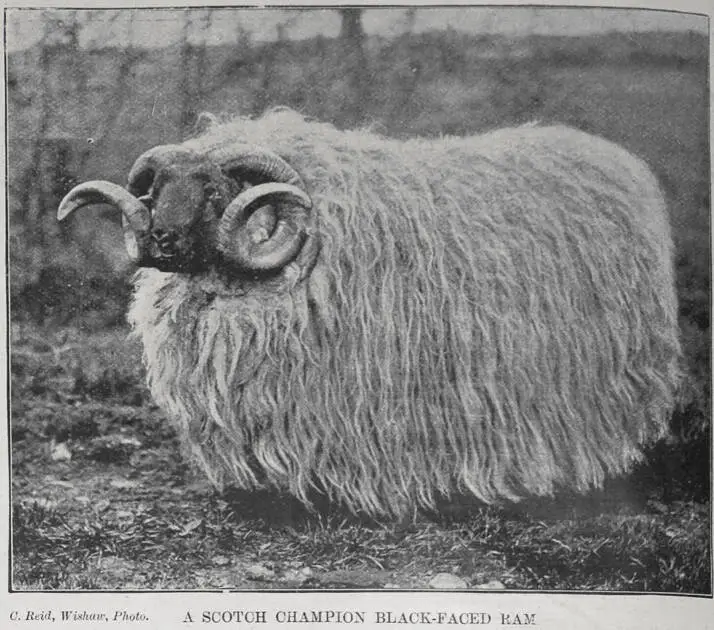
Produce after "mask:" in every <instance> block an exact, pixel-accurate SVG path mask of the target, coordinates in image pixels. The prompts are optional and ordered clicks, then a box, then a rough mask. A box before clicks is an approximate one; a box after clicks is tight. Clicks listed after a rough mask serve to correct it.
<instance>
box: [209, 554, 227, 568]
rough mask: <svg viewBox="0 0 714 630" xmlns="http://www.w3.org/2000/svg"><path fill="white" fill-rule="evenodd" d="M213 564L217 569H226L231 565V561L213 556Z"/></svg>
mask: <svg viewBox="0 0 714 630" xmlns="http://www.w3.org/2000/svg"><path fill="white" fill-rule="evenodd" d="M211 562H212V563H213V564H215V565H216V566H217V567H224V566H226V565H227V564H230V563H231V561H230V559H229V558H226V556H213V558H211Z"/></svg>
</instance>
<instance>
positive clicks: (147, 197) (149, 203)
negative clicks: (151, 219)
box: [139, 193, 154, 210]
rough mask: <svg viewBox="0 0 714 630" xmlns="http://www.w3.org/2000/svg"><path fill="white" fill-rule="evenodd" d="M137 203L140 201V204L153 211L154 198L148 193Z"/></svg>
mask: <svg viewBox="0 0 714 630" xmlns="http://www.w3.org/2000/svg"><path fill="white" fill-rule="evenodd" d="M139 201H141V203H143V204H144V205H145V206H146V207H147V208H148V209H149V210H153V209H154V198H153V197H152V196H151V194H150V193H147V194H146V195H142V196H141V197H139Z"/></svg>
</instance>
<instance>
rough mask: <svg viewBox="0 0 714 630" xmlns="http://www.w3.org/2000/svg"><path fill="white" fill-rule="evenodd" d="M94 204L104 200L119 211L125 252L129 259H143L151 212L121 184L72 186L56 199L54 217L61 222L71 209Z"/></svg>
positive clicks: (103, 182)
mask: <svg viewBox="0 0 714 630" xmlns="http://www.w3.org/2000/svg"><path fill="white" fill-rule="evenodd" d="M97 203H106V204H109V205H112V206H114V207H116V208H118V209H119V210H121V213H122V226H123V228H124V242H125V244H126V249H127V253H128V254H129V257H130V258H131V259H132V260H135V261H140V260H141V259H143V258H144V257H145V255H146V252H147V250H146V248H147V243H148V234H149V229H150V228H151V214H150V212H149V210H148V209H147V207H146V206H145V205H144V204H143V203H141V201H139V200H138V199H137V198H136V197H134V195H132V194H131V193H130V192H128V191H126V190H124V189H123V188H122V187H121V186H117V185H116V184H112V183H111V182H105V181H92V182H85V183H84V184H80V185H79V186H75V187H74V188H73V189H72V190H70V191H69V192H68V193H67V194H66V195H65V197H64V199H62V201H61V202H60V205H59V208H58V209H57V219H58V220H59V221H63V220H64V219H66V218H67V217H68V216H69V215H70V214H72V213H73V212H74V211H75V210H79V209H80V208H83V207H84V206H89V205H91V204H97Z"/></svg>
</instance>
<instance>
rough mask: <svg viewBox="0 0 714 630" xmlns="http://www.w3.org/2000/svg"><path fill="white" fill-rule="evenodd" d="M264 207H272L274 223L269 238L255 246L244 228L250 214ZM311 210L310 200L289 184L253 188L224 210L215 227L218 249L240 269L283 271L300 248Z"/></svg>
mask: <svg viewBox="0 0 714 630" xmlns="http://www.w3.org/2000/svg"><path fill="white" fill-rule="evenodd" d="M265 203H274V204H275V207H276V215H277V222H276V225H275V229H274V230H273V233H272V234H271V236H270V238H268V239H267V240H265V241H261V242H257V243H256V242H254V241H253V240H252V239H251V238H250V234H249V233H248V231H247V230H246V229H245V228H246V224H247V222H248V219H249V218H250V215H251V214H252V210H253V209H255V208H256V207H257V206H258V205H262V204H265ZM311 207H312V201H311V200H310V197H308V195H307V194H306V193H305V192H304V191H303V190H301V189H300V188H298V187H296V186H293V185H291V184H285V183H277V182H271V183H268V184H259V185H258V186H253V187H252V188H249V189H248V190H246V191H245V192H243V193H241V194H240V195H238V196H237V197H236V198H235V199H234V200H233V201H232V202H231V203H230V204H229V205H228V207H227V208H226V209H225V211H224V213H223V216H222V217H221V222H220V224H219V225H218V248H219V249H220V250H221V252H222V253H223V254H224V255H225V256H226V257H227V258H229V259H230V260H232V261H233V262H234V263H236V264H237V265H238V266H240V267H242V268H243V269H247V270H250V271H271V270H274V269H279V268H280V267H284V266H285V265H286V264H287V263H289V262H290V261H291V260H292V259H293V258H295V256H297V254H298V253H299V252H300V249H301V248H302V245H303V243H304V241H305V238H306V236H307V230H306V228H307V222H308V215H309V212H310V209H311Z"/></svg>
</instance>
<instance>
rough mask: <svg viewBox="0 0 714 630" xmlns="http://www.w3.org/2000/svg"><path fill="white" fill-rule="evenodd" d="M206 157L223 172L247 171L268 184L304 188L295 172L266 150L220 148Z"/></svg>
mask: <svg viewBox="0 0 714 630" xmlns="http://www.w3.org/2000/svg"><path fill="white" fill-rule="evenodd" d="M207 157H208V159H209V160H211V162H213V163H214V164H218V165H219V166H220V167H221V168H222V169H223V170H224V171H228V172H230V171H234V170H244V171H249V172H251V173H255V174H256V175H258V176H259V177H260V178H261V179H264V180H267V181H270V182H281V183H283V184H291V185H292V186H299V187H301V188H304V185H303V182H302V179H301V178H300V175H298V173H297V171H296V170H295V169H294V168H293V167H292V166H290V164H288V163H287V162H286V161H285V160H283V158H281V157H280V156H279V155H276V154H275V153H273V152H272V151H267V150H266V149H261V148H259V147H252V146H247V145H238V146H236V147H228V148H227V147H220V148H218V149H214V150H213V151H210V152H209V153H208V156H207Z"/></svg>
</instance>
